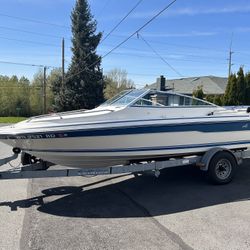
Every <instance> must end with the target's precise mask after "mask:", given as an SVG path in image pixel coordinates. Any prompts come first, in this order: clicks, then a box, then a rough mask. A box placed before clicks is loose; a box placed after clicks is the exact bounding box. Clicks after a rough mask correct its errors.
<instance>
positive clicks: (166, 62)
mask: <svg viewBox="0 0 250 250" xmlns="http://www.w3.org/2000/svg"><path fill="white" fill-rule="evenodd" d="M139 37H140V38H141V39H142V40H143V41H144V43H145V44H146V45H147V46H148V47H149V48H150V49H151V50H152V51H153V52H154V53H155V54H156V55H157V56H158V57H159V58H160V59H161V60H162V61H163V62H164V63H165V64H166V65H167V66H168V67H169V68H171V69H172V70H173V71H174V72H175V73H176V74H177V75H179V76H181V77H183V75H182V74H181V73H180V72H179V71H177V70H176V69H175V68H174V67H173V66H172V65H171V64H170V63H169V62H168V61H167V60H166V59H165V58H163V57H162V56H161V55H160V54H159V53H158V52H157V51H156V50H155V49H154V48H153V47H152V46H151V45H150V44H149V43H148V42H147V41H146V40H145V39H144V38H143V37H142V35H139Z"/></svg>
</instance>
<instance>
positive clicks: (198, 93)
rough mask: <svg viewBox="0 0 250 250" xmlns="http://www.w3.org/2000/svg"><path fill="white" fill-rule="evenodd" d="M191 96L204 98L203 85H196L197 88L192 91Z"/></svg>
mask: <svg viewBox="0 0 250 250" xmlns="http://www.w3.org/2000/svg"><path fill="white" fill-rule="evenodd" d="M193 96H194V97H196V98H199V99H203V98H204V92H203V86H198V87H197V89H195V90H194V91H193Z"/></svg>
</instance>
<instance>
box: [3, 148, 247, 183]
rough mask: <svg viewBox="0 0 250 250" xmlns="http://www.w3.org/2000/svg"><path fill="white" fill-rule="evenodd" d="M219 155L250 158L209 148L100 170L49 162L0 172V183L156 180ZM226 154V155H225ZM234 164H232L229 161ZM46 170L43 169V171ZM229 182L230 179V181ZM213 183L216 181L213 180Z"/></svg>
mask: <svg viewBox="0 0 250 250" xmlns="http://www.w3.org/2000/svg"><path fill="white" fill-rule="evenodd" d="M222 152H227V154H228V155H231V156H233V158H232V157H231V159H234V160H235V165H237V166H238V165H240V164H241V163H242V161H243V159H246V158H250V151H247V148H237V149H233V150H229V149H225V148H212V149H210V150H208V151H206V152H205V153H204V154H202V155H191V156H186V157H181V158H170V159H168V160H161V161H157V160H155V161H152V162H141V163H132V164H128V165H119V166H110V167H99V168H66V169H49V168H50V166H52V165H54V164H52V163H49V162H44V161H41V162H37V163H33V164H27V165H24V166H19V167H12V168H10V169H8V170H5V171H0V180H7V179H30V178H48V177H73V176H97V175H110V174H124V173H134V174H138V173H145V172H153V173H154V175H155V176H156V177H159V175H160V171H161V170H162V169H166V168H172V167H178V166H187V165H195V166H197V167H198V168H200V170H202V171H206V172H209V169H210V167H211V166H210V164H211V161H212V159H214V157H215V156H216V155H217V158H218V155H219V154H221V153H222ZM18 155H19V154H17V153H14V154H13V155H12V156H10V157H6V158H3V159H0V166H2V165H4V164H6V163H9V162H11V161H12V160H15V159H17V158H18ZM224 155H225V154H224ZM232 163H233V162H232ZM45 169H46V170H45ZM231 179H232V178H231ZM231 179H230V180H226V181H225V180H224V181H223V183H220V181H218V180H217V184H224V183H228V182H230V181H231ZM213 181H215V180H213ZM215 182H216V181H215Z"/></svg>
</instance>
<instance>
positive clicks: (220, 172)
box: [207, 151, 237, 185]
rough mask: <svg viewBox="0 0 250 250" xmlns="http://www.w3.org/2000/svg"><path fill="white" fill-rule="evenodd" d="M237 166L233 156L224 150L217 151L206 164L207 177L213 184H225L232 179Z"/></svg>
mask: <svg viewBox="0 0 250 250" xmlns="http://www.w3.org/2000/svg"><path fill="white" fill-rule="evenodd" d="M236 168H237V162H236V160H235V158H234V156H233V155H232V154H231V153H229V152H226V151H221V152H218V153H217V154H215V155H214V156H213V158H212V159H211V161H210V163H209V166H208V172H207V174H208V178H209V181H211V182H212V183H214V184H219V185H221V184H227V183H229V182H231V181H232V179H233V177H234V175H235V171H236Z"/></svg>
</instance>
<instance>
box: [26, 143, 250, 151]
mask: <svg viewBox="0 0 250 250" xmlns="http://www.w3.org/2000/svg"><path fill="white" fill-rule="evenodd" d="M242 144H250V141H231V142H218V143H206V144H204V143H203V144H189V145H175V146H160V147H138V148H116V149H84V150H83V149H79V150H69V149H45V150H41V149H27V148H26V149H25V148H23V149H22V150H25V151H36V152H48V153H49V152H50V153H52V152H53V153H110V152H140V151H158V150H181V149H187V148H206V147H226V146H231V145H232V146H236V147H234V148H237V145H242Z"/></svg>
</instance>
